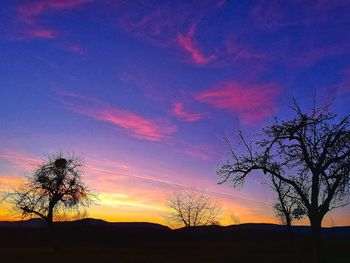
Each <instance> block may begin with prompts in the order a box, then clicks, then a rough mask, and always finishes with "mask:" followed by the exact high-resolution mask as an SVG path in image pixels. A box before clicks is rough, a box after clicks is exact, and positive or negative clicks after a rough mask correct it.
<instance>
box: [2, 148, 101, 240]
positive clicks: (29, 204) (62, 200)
mask: <svg viewBox="0 0 350 263" xmlns="http://www.w3.org/2000/svg"><path fill="white" fill-rule="evenodd" d="M83 165H84V163H83V161H82V160H81V159H79V158H77V157H74V156H69V157H68V158H64V157H63V155H62V154H61V153H59V154H56V155H53V156H51V157H49V159H48V161H47V162H45V163H43V164H42V165H40V166H39V167H38V168H36V169H35V170H34V172H33V174H32V175H30V176H27V177H26V182H25V183H24V184H23V185H21V186H19V187H17V188H15V189H14V190H13V192H12V193H9V194H7V196H6V200H7V201H9V203H10V204H11V205H12V206H13V209H14V210H15V211H18V212H20V213H21V215H22V218H26V217H33V216H36V217H40V218H42V219H44V220H45V221H46V222H47V223H48V226H49V228H50V230H51V233H52V234H53V220H54V214H55V212H61V213H65V212H70V211H77V210H79V208H80V207H86V206H89V205H90V204H92V203H94V200H95V196H94V195H93V194H92V193H91V192H90V190H89V189H88V188H87V187H86V186H85V184H84V183H83V181H82V178H81V175H82V171H81V169H82V167H83Z"/></svg>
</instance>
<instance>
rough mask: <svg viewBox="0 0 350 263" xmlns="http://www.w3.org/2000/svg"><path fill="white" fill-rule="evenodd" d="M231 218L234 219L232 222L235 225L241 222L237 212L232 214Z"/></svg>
mask: <svg viewBox="0 0 350 263" xmlns="http://www.w3.org/2000/svg"><path fill="white" fill-rule="evenodd" d="M231 220H232V223H233V224H234V225H239V224H241V219H240V218H239V216H238V215H236V214H235V213H233V214H231Z"/></svg>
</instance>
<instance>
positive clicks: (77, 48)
mask: <svg viewBox="0 0 350 263" xmlns="http://www.w3.org/2000/svg"><path fill="white" fill-rule="evenodd" d="M62 48H63V49H64V50H66V51H69V52H72V53H76V54H79V55H83V54H85V49H83V48H82V47H81V46H80V45H78V44H65V45H63V46H62Z"/></svg>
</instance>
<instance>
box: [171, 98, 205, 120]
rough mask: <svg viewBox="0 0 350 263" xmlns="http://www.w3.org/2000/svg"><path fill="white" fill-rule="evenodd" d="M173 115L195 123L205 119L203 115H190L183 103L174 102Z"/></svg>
mask: <svg viewBox="0 0 350 263" xmlns="http://www.w3.org/2000/svg"><path fill="white" fill-rule="evenodd" d="M172 114H173V115H174V116H176V117H177V118H179V119H180V120H183V121H188V122H193V121H199V120H202V119H203V118H204V115H203V114H201V113H190V112H187V111H186V110H185V109H184V106H183V104H182V103H181V102H174V104H173V108H172Z"/></svg>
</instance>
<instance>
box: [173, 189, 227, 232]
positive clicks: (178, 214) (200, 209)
mask: <svg viewBox="0 0 350 263" xmlns="http://www.w3.org/2000/svg"><path fill="white" fill-rule="evenodd" d="M168 206H169V207H170V208H171V209H172V210H173V212H172V213H171V215H170V221H172V222H174V223H175V224H183V225H184V226H185V227H193V226H204V225H211V224H216V223H217V222H218V217H219V215H220V214H221V212H222V207H221V205H220V204H219V203H217V202H215V201H213V200H212V199H211V198H210V197H209V196H208V195H206V194H204V193H201V192H198V191H194V190H193V191H178V192H175V193H173V194H172V195H171V196H170V197H169V199H168Z"/></svg>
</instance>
